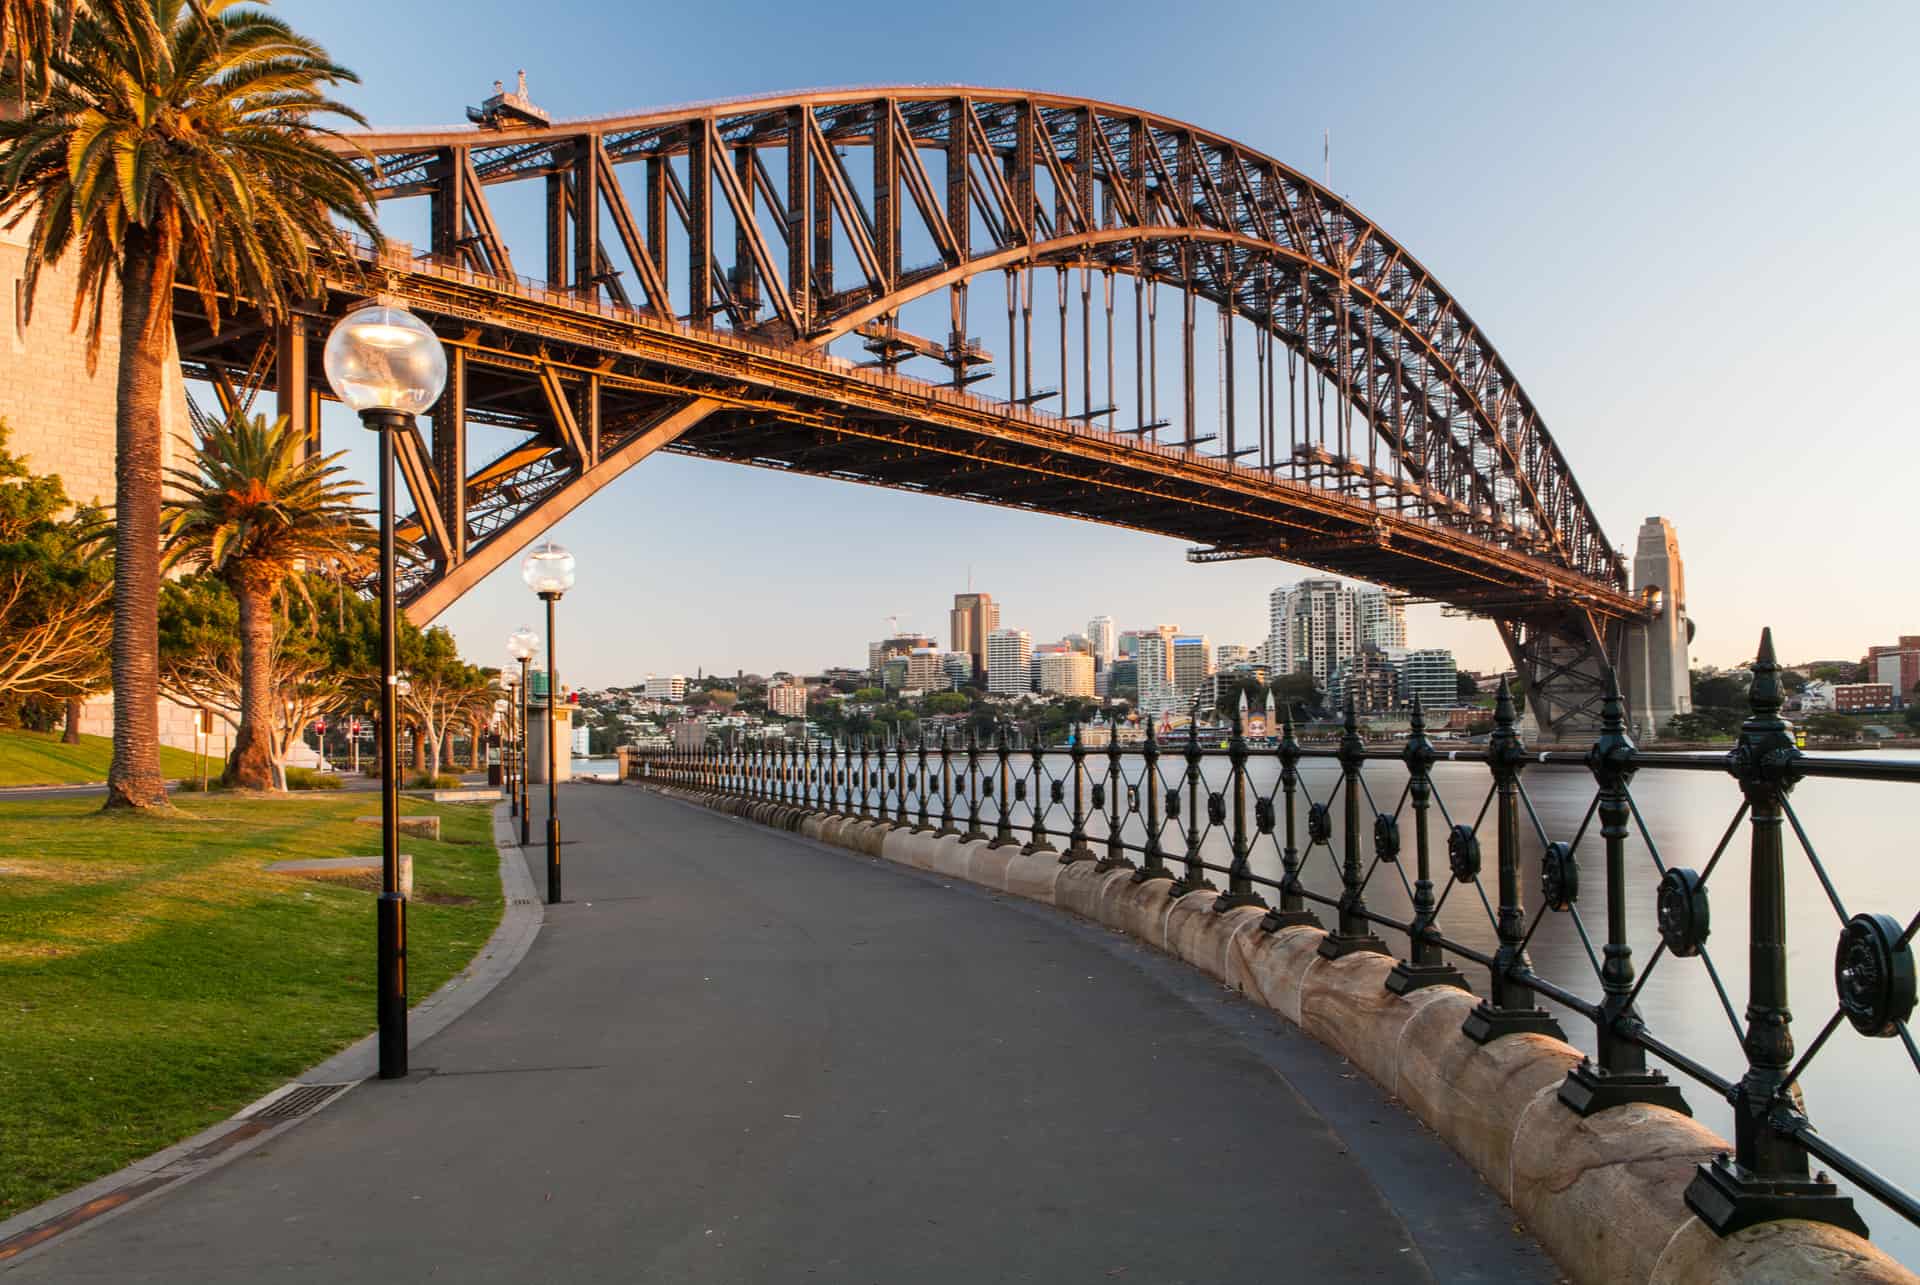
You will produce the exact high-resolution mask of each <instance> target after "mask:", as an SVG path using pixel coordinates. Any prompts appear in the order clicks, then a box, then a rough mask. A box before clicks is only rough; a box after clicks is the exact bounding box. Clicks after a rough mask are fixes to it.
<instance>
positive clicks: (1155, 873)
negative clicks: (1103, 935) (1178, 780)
mask: <svg viewBox="0 0 1920 1285" xmlns="http://www.w3.org/2000/svg"><path fill="white" fill-rule="evenodd" d="M1143 757H1144V758H1145V759H1146V764H1147V765H1146V769H1145V771H1143V772H1142V773H1141V781H1140V783H1141V784H1142V785H1143V786H1145V787H1146V791H1147V833H1146V835H1145V837H1144V839H1143V840H1142V841H1141V844H1140V868H1139V869H1138V870H1136V871H1134V872H1133V881H1134V882H1135V883H1146V882H1148V881H1149V880H1153V879H1172V878H1173V871H1171V870H1169V869H1167V859H1166V854H1165V853H1164V852H1162V851H1161V850H1160V741H1159V738H1158V737H1156V736H1155V735H1154V732H1153V720H1152V719H1148V720H1147V745H1146V749H1145V751H1144V753H1143Z"/></svg>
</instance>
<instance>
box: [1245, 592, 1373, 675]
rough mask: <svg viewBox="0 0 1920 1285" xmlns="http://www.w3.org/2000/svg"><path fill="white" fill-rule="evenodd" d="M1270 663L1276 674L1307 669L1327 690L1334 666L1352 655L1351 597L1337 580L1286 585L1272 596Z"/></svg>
mask: <svg viewBox="0 0 1920 1285" xmlns="http://www.w3.org/2000/svg"><path fill="white" fill-rule="evenodd" d="M1267 602H1268V625H1269V632H1268V634H1267V659H1268V663H1269V664H1270V665H1271V666H1272V667H1273V671H1274V672H1275V673H1276V674H1293V673H1298V672H1299V671H1301V670H1306V671H1307V672H1309V673H1311V674H1312V675H1313V681H1314V683H1315V685H1316V686H1318V687H1321V688H1323V689H1324V688H1325V687H1326V685H1327V683H1328V682H1329V681H1331V679H1332V678H1333V671H1334V667H1335V666H1337V665H1338V664H1339V663H1340V662H1341V661H1342V660H1344V659H1345V658H1346V657H1348V656H1351V655H1352V654H1353V652H1354V648H1355V646H1356V642H1355V637H1354V621H1353V614H1354V601H1353V592H1352V591H1351V590H1350V589H1349V588H1348V587H1347V586H1346V585H1345V584H1343V583H1342V582H1340V581H1338V580H1334V579H1330V578H1329V579H1316V580H1302V581H1301V582H1300V583H1299V584H1297V585H1282V586H1281V587H1280V588H1278V589H1275V590H1274V591H1273V593H1272V594H1270V595H1269V596H1268V600H1267Z"/></svg>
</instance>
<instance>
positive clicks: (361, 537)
mask: <svg viewBox="0 0 1920 1285" xmlns="http://www.w3.org/2000/svg"><path fill="white" fill-rule="evenodd" d="M306 444H307V442H306V436H305V434H303V433H300V432H298V431H296V430H295V429H294V427H293V426H292V424H291V423H289V422H288V421H287V420H286V419H285V418H282V419H280V420H278V421H276V422H274V423H272V424H269V423H268V422H267V421H266V419H265V418H264V417H262V416H258V415H256V416H254V417H252V418H251V419H249V418H247V417H246V416H244V415H235V416H233V417H231V418H229V419H227V420H225V421H216V422H215V423H212V424H210V425H208V426H207V427H206V428H204V429H202V430H201V431H200V432H199V434H198V441H197V442H196V444H195V446H194V452H193V467H191V468H175V469H168V470H167V473H168V477H169V481H170V493H169V495H168V497H167V502H166V508H165V511H164V515H163V517H164V523H165V527H166V546H165V554H164V556H165V559H166V563H167V565H168V566H169V567H171V566H173V565H175V564H184V565H186V566H188V567H192V568H194V569H196V570H204V571H209V572H212V573H213V574H214V575H217V576H219V577H220V579H222V580H223V581H225V582H226V584H227V586H228V587H229V588H230V589H232V590H233V596H234V599H235V601H236V602H238V603H239V605H240V731H239V734H238V735H237V736H236V737H235V738H234V745H233V756H232V757H231V758H230V759H228V761H227V768H226V773H225V775H224V777H223V779H224V780H225V781H226V782H227V784H229V785H233V786H238V787H240V788H243V789H254V790H264V789H271V788H273V766H274V763H275V761H276V759H277V757H278V756H277V755H276V753H275V752H274V744H275V742H274V735H273V713H274V703H275V702H274V698H273V631H274V620H273V609H274V603H275V601H276V600H277V599H278V598H279V597H280V596H281V595H282V594H283V593H285V592H286V591H287V590H288V589H289V588H291V589H292V590H293V591H294V592H296V593H298V594H299V595H300V596H301V597H302V598H307V584H306V578H305V576H303V575H302V574H301V572H303V571H304V570H305V569H306V568H307V567H308V566H311V565H314V564H317V563H320V562H324V561H328V560H335V561H341V562H353V561H356V560H359V559H361V558H363V557H364V555H365V551H366V549H367V546H368V544H369V542H370V541H371V540H372V539H373V538H374V531H373V528H372V527H370V526H368V525H367V523H366V520H365V519H364V518H363V517H362V516H361V512H360V507H359V504H358V501H359V500H360V499H361V498H362V496H363V495H364V494H365V493H364V492H362V491H357V490H355V489H354V488H353V484H352V483H351V482H349V481H347V479H346V471H345V470H344V469H342V468H341V467H340V465H339V463H338V461H339V459H340V457H341V455H343V454H344V452H335V453H334V454H332V455H315V456H309V455H308V454H307V453H306ZM307 603H308V606H310V607H311V606H312V605H313V603H312V600H311V599H310V598H307Z"/></svg>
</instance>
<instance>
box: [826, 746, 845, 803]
mask: <svg viewBox="0 0 1920 1285" xmlns="http://www.w3.org/2000/svg"><path fill="white" fill-rule="evenodd" d="M846 774H847V756H846V752H845V749H844V747H843V746H842V745H841V743H840V737H838V736H835V737H833V738H832V739H831V740H829V741H828V742H827V811H829V812H831V813H833V814H834V815H835V816H846V815H848V811H847V808H846V806H845V802H844V800H843V799H842V796H841V792H840V785H841V778H843V777H844V776H846Z"/></svg>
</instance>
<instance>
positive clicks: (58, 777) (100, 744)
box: [0, 731, 220, 787]
mask: <svg viewBox="0 0 1920 1285" xmlns="http://www.w3.org/2000/svg"><path fill="white" fill-rule="evenodd" d="M112 759H113V741H112V740H111V739H110V738H108V737H105V736H83V737H81V738H80V743H79V744H78V745H65V744H62V743H61V740H60V733H58V732H20V731H0V787H5V786H14V785H88V784H91V783H93V782H95V781H104V780H106V779H107V764H108V763H109V762H111V761H112ZM210 768H211V771H212V772H213V774H214V775H215V776H218V775H219V774H220V764H219V763H218V762H212V763H211V764H210ZM160 773H161V775H163V776H165V777H167V778H168V779H177V778H183V777H188V776H191V777H195V778H198V776H199V775H200V765H199V760H198V759H196V758H195V757H194V756H193V755H192V754H191V753H189V752H188V751H186V750H176V749H174V748H173V747H172V746H170V745H163V746H161V747H160Z"/></svg>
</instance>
